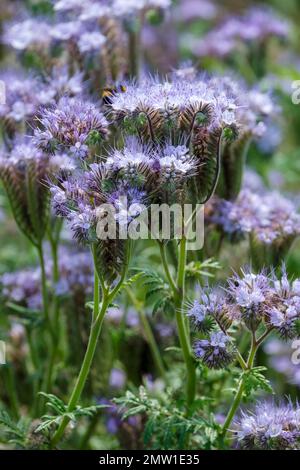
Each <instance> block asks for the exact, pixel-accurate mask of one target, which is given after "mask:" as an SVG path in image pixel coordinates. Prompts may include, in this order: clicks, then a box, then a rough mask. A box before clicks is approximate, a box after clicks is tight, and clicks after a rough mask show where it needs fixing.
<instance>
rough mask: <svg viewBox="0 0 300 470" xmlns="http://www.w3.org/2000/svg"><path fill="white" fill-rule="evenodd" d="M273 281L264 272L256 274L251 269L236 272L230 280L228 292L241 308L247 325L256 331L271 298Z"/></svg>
mask: <svg viewBox="0 0 300 470" xmlns="http://www.w3.org/2000/svg"><path fill="white" fill-rule="evenodd" d="M271 292H272V291H271V283H270V279H269V278H268V276H266V275H265V274H264V273H259V274H254V273H252V272H251V271H250V270H249V269H248V270H247V271H243V270H242V275H241V276H239V275H237V274H235V275H234V276H233V277H232V278H231V279H230V280H229V281H228V293H229V295H230V297H231V298H232V300H233V302H234V303H235V304H236V305H237V306H238V307H239V308H240V310H241V313H242V318H243V320H244V322H245V324H246V326H247V327H248V328H249V329H250V330H253V331H255V330H256V328H257V327H258V325H259V324H260V322H261V320H262V318H263V315H264V313H265V310H266V308H267V306H268V305H269V304H268V302H269V300H270V295H271Z"/></svg>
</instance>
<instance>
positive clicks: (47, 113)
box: [35, 97, 108, 158]
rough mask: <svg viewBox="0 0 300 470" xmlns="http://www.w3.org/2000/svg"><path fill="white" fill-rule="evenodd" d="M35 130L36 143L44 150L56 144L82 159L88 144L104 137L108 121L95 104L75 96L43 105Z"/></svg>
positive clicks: (106, 132)
mask: <svg viewBox="0 0 300 470" xmlns="http://www.w3.org/2000/svg"><path fill="white" fill-rule="evenodd" d="M39 122H40V128H39V129H37V130H36V131H35V142H36V143H37V145H39V146H40V147H41V148H43V149H45V150H52V149H55V148H57V147H58V146H62V147H63V148H66V149H70V151H71V153H73V154H74V155H76V156H78V157H80V158H85V157H86V156H87V153H88V145H89V142H90V141H91V140H93V142H95V141H97V140H99V139H104V138H105V137H106V136H107V134H108V129H107V126H108V123H107V121H106V119H105V117H104V116H103V114H102V113H101V112H100V111H99V110H98V109H97V107H96V106H95V105H94V104H92V103H89V102H87V101H81V100H80V99H78V98H68V97H63V98H61V99H60V100H59V102H58V103H57V105H55V106H52V107H50V108H44V109H43V110H42V111H41V116H40V118H39Z"/></svg>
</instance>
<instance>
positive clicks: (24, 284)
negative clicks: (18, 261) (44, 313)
mask: <svg viewBox="0 0 300 470" xmlns="http://www.w3.org/2000/svg"><path fill="white" fill-rule="evenodd" d="M0 285H1V295H2V297H3V298H4V301H5V302H8V301H9V302H11V303H16V304H20V305H23V306H24V307H27V308H30V309H32V310H41V308H42V304H43V302H42V293H41V286H40V285H41V270H40V268H36V269H26V270H21V271H17V272H12V273H5V274H3V275H2V276H1V278H0Z"/></svg>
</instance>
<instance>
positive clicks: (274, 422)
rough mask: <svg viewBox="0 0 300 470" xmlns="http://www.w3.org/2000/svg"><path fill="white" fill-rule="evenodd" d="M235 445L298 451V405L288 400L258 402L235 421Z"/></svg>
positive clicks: (299, 422)
mask: <svg viewBox="0 0 300 470" xmlns="http://www.w3.org/2000/svg"><path fill="white" fill-rule="evenodd" d="M235 426H236V430H235V431H234V434H235V437H236V440H237V444H238V446H239V447H241V448H242V449H254V450H299V449H300V408H299V406H298V404H297V405H296V406H293V405H292V403H291V402H288V403H283V404H279V405H277V404H275V403H268V402H263V403H259V404H258V405H257V406H256V407H255V409H254V411H252V412H251V413H250V412H243V413H242V415H241V417H240V419H239V420H238V421H237V422H236V424H235Z"/></svg>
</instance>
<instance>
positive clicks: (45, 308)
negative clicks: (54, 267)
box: [37, 244, 53, 335]
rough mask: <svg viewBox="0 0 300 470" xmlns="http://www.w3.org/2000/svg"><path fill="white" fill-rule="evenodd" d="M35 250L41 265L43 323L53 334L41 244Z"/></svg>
mask: <svg viewBox="0 0 300 470" xmlns="http://www.w3.org/2000/svg"><path fill="white" fill-rule="evenodd" d="M37 252H38V256H39V261H40V267H41V283H42V299H43V313H44V318H45V323H46V325H47V328H49V331H50V333H51V335H53V331H52V326H51V322H50V317H49V298H48V289H47V276H46V269H45V259H44V253H43V247H42V244H40V245H38V246H37Z"/></svg>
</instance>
